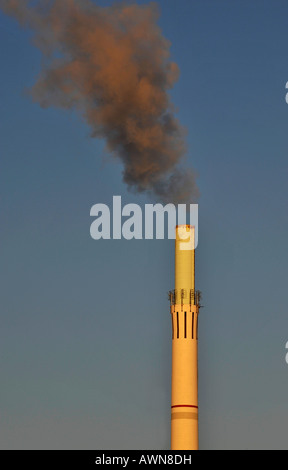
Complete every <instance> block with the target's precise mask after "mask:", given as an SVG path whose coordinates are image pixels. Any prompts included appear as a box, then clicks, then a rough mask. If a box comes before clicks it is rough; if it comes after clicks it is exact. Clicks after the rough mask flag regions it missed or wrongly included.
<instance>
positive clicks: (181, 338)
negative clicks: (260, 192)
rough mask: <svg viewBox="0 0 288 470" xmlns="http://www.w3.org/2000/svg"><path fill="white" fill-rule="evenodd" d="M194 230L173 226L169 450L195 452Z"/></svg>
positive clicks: (196, 303)
mask: <svg viewBox="0 0 288 470" xmlns="http://www.w3.org/2000/svg"><path fill="white" fill-rule="evenodd" d="M199 300H200V293H199V292H196V291H195V227H193V226H190V225H179V226H177V227H176V242H175V290H174V291H172V292H170V303H171V315H172V397H171V449H172V450H198V371H197V369H198V366H197V340H198V313H199Z"/></svg>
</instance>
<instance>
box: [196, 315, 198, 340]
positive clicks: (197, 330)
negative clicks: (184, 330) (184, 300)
mask: <svg viewBox="0 0 288 470" xmlns="http://www.w3.org/2000/svg"><path fill="white" fill-rule="evenodd" d="M196 339H198V315H197V319H196Z"/></svg>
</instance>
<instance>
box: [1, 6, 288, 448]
mask: <svg viewBox="0 0 288 470" xmlns="http://www.w3.org/2000/svg"><path fill="white" fill-rule="evenodd" d="M96 3H98V4H99V5H109V4H111V3H112V2H108V1H98V2H96ZM137 3H139V4H140V3H146V2H142V1H138V2H137ZM158 4H159V6H160V8H161V17H160V19H159V24H160V26H161V28H162V30H163V34H164V35H165V37H167V38H168V39H169V40H170V41H171V43H172V45H171V53H172V58H173V60H174V61H176V62H177V63H178V65H179V67H180V70H181V76H180V79H179V81H178V83H177V84H176V86H175V88H174V89H173V90H172V92H171V97H172V100H173V102H174V104H175V106H176V107H177V110H178V113H177V115H178V117H179V119H180V120H181V122H182V124H184V125H185V126H186V128H187V130H188V135H187V142H188V149H189V150H188V154H187V166H192V167H194V168H195V169H196V171H197V173H198V185H199V188H200V192H201V197H200V200H199V219H200V233H199V246H198V248H197V263H196V266H197V287H198V288H199V289H201V290H202V291H203V304H204V305H205V308H204V309H202V310H201V319H200V326H199V336H200V338H199V407H200V410H199V416H200V447H201V448H202V449H256V448H257V449H266V448H273V449H276V448H280V449H287V448H288V445H287V432H286V428H287V426H288V403H287V396H288V364H286V362H285V355H286V350H285V344H286V342H287V341H288V317H287V291H288V289H287V283H288V275H287V265H288V256H287V247H286V243H287V238H288V237H287V234H288V216H287V202H288V201H287V177H288V172H287V170H288V163H287V150H288V132H287V127H288V105H287V104H286V102H285V94H286V90H285V84H286V82H287V81H288V30H287V15H288V4H287V1H286V0H276V1H275V0H269V1H268V0H253V2H251V0H234V1H233V2H231V0H192V1H188V0H177V1H176V0H165V1H164V0H160V1H158ZM30 38H31V35H30V34H29V32H26V31H23V30H21V29H20V28H19V27H18V25H17V24H16V23H15V22H14V21H13V20H11V19H9V18H7V17H5V16H4V15H3V14H2V13H0V57H1V75H0V115H1V118H0V152H1V154H0V155H1V157H0V217H1V222H0V223H1V232H0V233H1V235H0V237H1V243H0V253H1V255H0V256H1V267H0V282H1V286H2V289H1V301H0V305H1V333H0V334H1V341H0V356H1V361H0V368H1V387H0V408H1V426H0V447H1V448H2V449H51V448H53V449H115V448H116V449H168V448H169V444H170V443H169V439H170V369H171V331H170V328H171V323H170V314H169V305H168V301H167V297H166V292H167V291H168V290H169V289H170V288H173V277H174V265H173V263H174V246H173V241H125V240H121V241H98V242H96V241H93V240H92V239H91V238H90V233H89V230H90V223H91V220H90V216H89V213H90V208H91V206H92V205H93V204H95V203H98V202H102V203H107V204H109V205H111V202H112V197H113V195H122V198H123V201H124V203H125V202H135V203H138V204H141V205H143V204H145V203H146V202H148V199H146V197H145V196H144V195H141V196H139V195H134V194H131V193H129V192H128V191H127V189H126V187H125V185H124V184H123V183H122V181H121V172H122V168H121V165H120V164H119V163H117V162H115V160H114V159H112V158H111V157H107V156H105V152H104V143H103V142H102V141H97V140H94V139H91V138H90V137H89V129H88V128H87V126H86V124H85V123H84V122H83V121H82V120H81V118H79V117H78V116H77V115H75V114H74V113H69V112H64V111H59V110H55V109H48V110H43V109H41V108H40V107H39V105H38V104H36V103H33V102H32V101H31V100H30V98H29V96H28V95H27V93H26V92H25V90H26V89H29V88H30V87H31V86H32V85H33V83H34V82H35V78H36V76H37V74H38V73H39V70H40V66H41V56H40V53H39V52H38V50H37V49H35V48H34V46H33V45H32V44H31V42H30Z"/></svg>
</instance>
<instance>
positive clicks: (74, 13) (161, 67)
mask: <svg viewBox="0 0 288 470" xmlns="http://www.w3.org/2000/svg"><path fill="white" fill-rule="evenodd" d="M0 8H1V9H2V10H3V11H4V12H5V13H6V14H8V15H11V16H13V17H14V18H16V19H17V20H18V22H19V23H20V24H21V25H22V26H23V27H27V28H30V29H31V30H32V31H33V33H34V43H35V45H36V46H37V47H38V48H40V49H41V51H42V53H43V55H44V57H45V61H44V65H43V69H42V71H41V73H40V76H39V77H38V80H37V83H36V84H35V85H34V87H33V89H32V91H31V92H32V95H33V98H34V99H35V100H36V101H37V102H39V103H40V105H41V106H43V107H48V106H55V107H60V108H65V109H71V108H74V109H76V110H77V111H78V112H79V113H81V115H82V116H84V118H85V120H86V121H87V123H88V124H89V126H90V128H91V129H92V136H93V137H100V138H104V139H105V141H106V143H107V148H108V150H109V151H110V152H111V153H112V154H113V155H114V156H115V157H116V158H120V159H121V161H122V163H123V167H124V170H123V179H124V181H125V183H126V184H127V185H128V187H130V188H131V189H134V190H136V191H140V192H141V191H147V192H148V193H150V194H152V195H154V196H156V198H157V199H159V200H161V201H162V202H174V203H178V202H193V199H195V197H196V196H197V187H196V184H195V178H194V174H193V172H192V171H191V170H187V169H185V170H183V169H180V167H179V164H180V163H181V160H182V158H183V157H184V156H185V143H184V132H183V128H182V127H181V125H180V124H179V122H178V120H177V119H176V118H175V116H174V115H173V107H172V105H171V103H170V100H169V96H168V91H169V89H171V87H172V86H173V85H174V83H175V82H176V80H177V78H178V73H179V71H178V67H177V65H176V64H175V63H173V62H171V61H170V59H169V55H170V54H169V48H170V44H169V42H168V41H167V40H166V39H165V38H164V37H163V35H162V33H161V30H160V28H159V26H158V25H157V20H158V11H157V6H156V5H155V4H154V3H150V4H148V5H144V6H143V5H142V6H140V5H135V4H130V3H127V4H125V3H122V2H121V3H116V4H114V5H113V6H111V7H100V6H97V5H96V4H95V3H93V2H92V1H91V0H38V1H35V0H34V1H30V0H0Z"/></svg>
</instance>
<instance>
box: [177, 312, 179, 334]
mask: <svg viewBox="0 0 288 470" xmlns="http://www.w3.org/2000/svg"><path fill="white" fill-rule="evenodd" d="M177 338H179V314H178V312H177Z"/></svg>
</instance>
